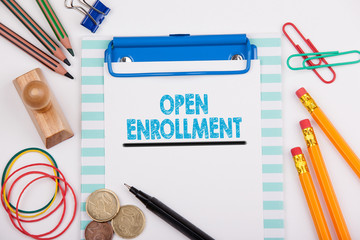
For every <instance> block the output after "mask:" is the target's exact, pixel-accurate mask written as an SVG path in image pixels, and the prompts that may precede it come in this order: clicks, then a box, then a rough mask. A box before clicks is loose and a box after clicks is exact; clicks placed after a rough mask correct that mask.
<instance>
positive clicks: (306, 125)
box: [300, 119, 351, 239]
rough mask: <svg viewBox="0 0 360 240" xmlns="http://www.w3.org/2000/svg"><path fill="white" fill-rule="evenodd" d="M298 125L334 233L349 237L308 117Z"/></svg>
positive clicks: (342, 237)
mask: <svg viewBox="0 0 360 240" xmlns="http://www.w3.org/2000/svg"><path fill="white" fill-rule="evenodd" d="M300 126H301V129H302V131H303V135H304V138H305V141H306V145H307V148H308V151H309V155H310V159H311V162H312V164H313V166H314V170H315V174H316V177H317V179H318V181H319V185H320V188H321V191H322V194H323V196H324V199H325V203H326V205H327V207H328V210H329V213H330V216H331V220H332V222H333V224H334V227H335V231H336V234H337V236H338V238H339V239H351V237H350V233H349V230H348V228H347V226H346V222H345V219H344V216H343V214H342V212H341V208H340V205H339V202H338V200H337V198H336V194H335V190H334V188H333V186H332V183H331V180H330V177H329V173H328V171H327V170H326V165H325V162H324V159H323V157H322V155H321V152H320V147H319V144H318V141H317V139H316V136H315V132H314V129H313V128H312V126H311V124H310V121H309V119H304V120H302V121H300Z"/></svg>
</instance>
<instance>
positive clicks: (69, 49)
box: [67, 48, 75, 57]
mask: <svg viewBox="0 0 360 240" xmlns="http://www.w3.org/2000/svg"><path fill="white" fill-rule="evenodd" d="M67 50H68V52H69V53H70V54H71V56H73V57H74V56H75V54H74V51H73V50H72V49H71V48H68V49H67Z"/></svg>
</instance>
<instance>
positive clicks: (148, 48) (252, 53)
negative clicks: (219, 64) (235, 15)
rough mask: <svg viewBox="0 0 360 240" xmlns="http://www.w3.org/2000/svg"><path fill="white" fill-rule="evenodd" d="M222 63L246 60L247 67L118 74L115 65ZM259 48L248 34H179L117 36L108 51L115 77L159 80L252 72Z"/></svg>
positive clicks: (110, 65) (109, 61) (110, 67)
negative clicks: (153, 78) (229, 69)
mask: <svg viewBox="0 0 360 240" xmlns="http://www.w3.org/2000/svg"><path fill="white" fill-rule="evenodd" d="M124 59H129V60H131V61H132V62H163V61H219V60H246V61H247V62H246V67H245V69H242V70H232V71H191V72H148V73H116V72H114V71H113V67H112V63H113V62H124ZM253 59H257V48H256V46H255V45H253V44H250V41H249V39H248V38H247V37H246V34H232V35H197V36H190V35H189V34H175V35H170V36H163V37H114V39H113V40H112V41H110V43H109V45H108V49H107V50H106V51H105V62H106V63H108V64H107V65H108V71H109V73H110V75H111V76H113V77H158V76H193V75H230V74H245V73H247V72H249V70H250V67H251V60H253Z"/></svg>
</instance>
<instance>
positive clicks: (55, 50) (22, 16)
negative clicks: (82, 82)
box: [1, 0, 70, 66]
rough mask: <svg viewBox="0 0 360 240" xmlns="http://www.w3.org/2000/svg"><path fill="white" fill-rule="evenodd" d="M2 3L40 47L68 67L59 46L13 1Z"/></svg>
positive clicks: (68, 63)
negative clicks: (36, 40) (35, 39)
mask: <svg viewBox="0 0 360 240" xmlns="http://www.w3.org/2000/svg"><path fill="white" fill-rule="evenodd" d="M1 2H2V3H4V4H5V6H6V7H7V8H8V9H9V10H10V11H11V12H12V13H13V14H14V15H15V16H16V17H17V19H19V20H20V22H22V23H23V24H24V25H25V27H26V28H27V29H28V30H29V31H30V32H31V33H32V34H33V35H34V36H35V37H36V38H37V39H38V40H39V41H40V42H41V44H42V45H44V47H45V48H46V49H47V50H48V51H49V52H50V53H51V54H53V55H54V56H55V57H57V58H58V59H60V60H61V61H63V62H64V63H66V64H67V65H69V66H70V62H69V60H67V58H66V57H65V55H64V53H63V52H62V51H61V49H60V48H59V46H58V45H57V44H56V43H55V42H54V40H52V39H51V38H50V37H49V35H48V34H47V33H46V32H45V31H44V30H43V29H42V28H41V27H40V26H39V25H38V24H37V23H36V22H35V21H34V20H33V19H32V18H31V17H30V16H29V14H27V13H26V11H25V10H24V9H23V8H21V6H20V5H19V4H18V3H17V2H16V1H15V0H1Z"/></svg>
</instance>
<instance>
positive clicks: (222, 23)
mask: <svg viewBox="0 0 360 240" xmlns="http://www.w3.org/2000/svg"><path fill="white" fill-rule="evenodd" d="M19 2H21V5H22V6H23V7H24V8H25V9H26V10H28V12H29V13H30V14H31V16H32V17H33V18H34V19H35V20H36V21H38V22H41V26H42V27H43V28H44V29H45V30H46V31H47V32H48V33H51V35H52V36H53V33H52V31H51V29H50V27H49V25H48V24H47V23H46V22H45V19H44V17H43V15H42V13H41V11H40V9H39V8H38V6H37V4H36V2H35V0H33V1H19ZM51 3H52V5H53V7H54V9H55V11H56V12H57V14H58V16H59V18H60V19H61V21H62V23H63V25H64V26H65V28H66V29H67V32H68V34H69V36H70V39H71V42H72V45H73V48H74V50H75V53H76V58H72V57H70V56H69V55H68V54H67V56H69V60H70V62H71V63H72V66H71V67H70V68H67V69H69V71H70V72H71V74H73V75H74V76H75V78H76V79H75V81H72V80H69V79H67V78H65V77H62V76H59V75H57V74H55V73H52V72H51V71H49V70H48V69H46V68H45V67H43V66H42V65H41V64H40V63H38V62H36V61H34V60H33V59H32V58H31V57H29V56H28V55H26V54H25V53H23V52H21V51H20V50H19V49H17V48H16V47H14V46H13V45H12V44H10V43H9V42H8V41H6V40H5V39H3V38H0V76H1V81H0V111H1V120H0V123H1V124H0V132H1V134H0V142H1V144H0V146H1V147H0V149H1V157H0V159H1V160H0V169H1V170H2V169H4V167H5V164H6V162H7V161H8V159H9V158H10V157H11V156H12V155H13V154H15V153H16V152H17V151H18V150H21V149H23V148H27V147H31V146H34V147H40V148H44V146H43V144H42V142H41V140H40V138H39V136H38V134H37V132H36V130H35V128H34V126H33V124H32V122H31V120H30V118H29V117H28V114H27V112H26V111H25V108H24V106H23V104H22V103H21V101H20V98H19V96H18V94H17V93H16V91H15V88H14V86H13V84H12V80H13V79H15V78H16V77H18V76H20V75H22V74H24V73H26V72H27V71H30V70H32V69H33V68H36V67H40V68H41V69H42V70H43V72H44V74H45V77H46V78H47V80H48V82H49V84H50V86H51V89H52V90H53V92H54V94H55V96H56V97H57V99H58V101H59V102H60V105H61V106H62V107H63V111H64V112H65V115H66V116H67V118H68V120H69V122H70V125H71V126H72V128H73V130H74V133H75V137H73V138H72V139H70V140H68V141H65V142H63V143H61V144H59V145H57V146H55V147H53V148H51V149H50V150H49V152H50V153H51V154H52V155H53V156H54V157H55V158H56V159H57V161H58V163H59V165H60V168H61V169H62V171H63V172H64V174H65V176H66V177H67V179H68V180H69V181H70V183H71V184H72V186H73V187H74V188H75V190H76V193H77V196H78V200H79V201H80V198H79V197H80V138H81V137H80V136H81V135H80V134H81V132H80V131H81V126H80V112H81V109H80V95H81V94H80V92H81V91H80V81H81V73H80V64H81V59H80V55H81V38H82V37H83V36H87V35H91V33H90V32H89V31H88V30H87V29H85V28H83V27H82V26H80V21H81V20H82V18H83V16H82V15H80V14H79V13H78V12H76V11H74V10H67V9H65V8H64V6H63V1H61V0H59V1H54V0H52V1H51ZM104 3H105V4H106V5H108V6H109V7H110V8H111V9H112V10H111V13H110V15H109V16H107V19H106V20H105V22H104V23H103V25H101V27H100V29H99V30H98V32H97V33H96V35H118V36H142V35H167V34H169V33H190V34H229V33H247V32H280V31H281V27H282V25H283V24H284V23H285V22H287V21H292V22H294V23H295V24H297V25H298V27H299V28H300V30H301V31H303V32H304V34H305V36H306V37H308V38H310V39H311V40H312V41H313V43H314V44H315V45H316V46H317V48H318V49H319V50H320V51H329V50H339V51H346V50H353V49H360V31H359V23H360V14H359V9H360V2H359V1H358V0H344V1H337V0H318V1H310V0H303V1H286V0H274V1H268V0H253V1H244V0H223V1H215V0H198V1H190V0H182V1H166V0H153V1H146V0H140V1H109V0H104ZM0 21H1V22H2V23H4V24H5V25H7V26H8V27H10V28H12V29H13V30H15V31H16V32H17V33H19V34H21V35H22V36H23V37H25V38H26V39H28V40H30V41H31V42H32V43H35V45H36V46H38V47H40V48H41V49H43V46H41V45H40V44H39V42H38V41H37V40H36V39H35V38H34V37H33V36H32V35H31V33H30V32H29V31H27V30H26V29H25V27H24V26H23V25H22V24H20V23H19V21H18V20H17V19H16V18H15V17H14V16H13V15H12V14H11V13H10V12H9V10H8V9H6V8H5V7H4V5H3V4H0ZM54 38H55V36H54ZM282 51H283V59H282V61H283V120H284V131H283V136H284V148H283V152H284V195H285V202H284V215H285V238H287V239H316V238H317V235H316V232H315V229H314V226H313V223H312V220H311V216H310V214H309V210H308V208H307V205H306V202H305V199H304V196H303V193H302V189H301V187H300V183H299V180H298V176H297V173H296V170H295V167H294V164H293V161H292V158H291V155H290V153H289V150H290V148H292V147H293V146H297V145H300V146H302V147H303V148H304V147H305V146H304V141H303V139H302V135H301V131H300V130H299V129H300V128H299V125H298V121H299V120H301V119H303V118H309V117H310V116H309V114H308V113H307V112H306V111H305V110H304V108H303V107H302V106H301V104H300V103H299V101H298V100H297V98H296V96H295V95H294V92H295V90H297V89H298V88H299V87H301V86H304V87H306V88H307V89H308V91H309V92H310V93H311V94H312V95H313V97H314V98H315V100H317V103H318V104H319V105H320V107H322V108H323V110H324V111H325V112H326V113H327V115H328V116H329V118H330V119H331V120H332V122H333V124H334V125H335V126H336V127H337V128H338V130H339V131H340V132H341V133H342V135H343V136H344V137H345V139H347V141H348V143H349V144H350V145H351V146H352V147H353V149H354V151H355V152H356V153H357V154H358V155H360V146H359V143H360V134H359V133H360V125H359V121H358V119H359V118H360V108H359V107H358V104H359V103H360V94H358V91H359V90H360V67H359V65H351V66H344V67H338V68H336V69H335V70H336V73H337V76H338V77H337V79H336V81H335V83H333V84H330V85H326V84H323V83H322V82H320V80H319V79H318V78H317V77H316V76H315V75H314V74H313V73H312V72H311V71H298V72H295V71H290V70H289V69H288V68H287V66H286V63H285V61H286V58H287V57H288V56H289V55H290V54H293V53H295V50H294V49H293V47H292V46H291V45H290V43H289V42H288V41H287V40H286V39H285V37H284V36H283V41H282ZM64 52H65V51H64ZM312 123H314V122H313V121H312ZM314 125H315V129H316V133H317V136H318V140H319V142H320V145H321V149H322V151H323V155H324V158H325V159H326V164H327V167H328V171H329V174H330V176H331V179H332V182H333V185H334V188H335V190H336V193H337V196H338V200H339V202H340V205H341V208H342V211H343V214H344V216H345V218H346V221H347V225H348V228H349V231H350V233H351V235H352V237H353V239H360V230H359V223H360V204H359V199H360V180H359V178H358V177H357V176H356V175H355V174H354V173H353V172H352V171H351V169H350V167H349V166H348V165H347V164H346V163H345V161H344V160H343V159H342V157H341V156H340V154H339V153H338V152H337V151H336V150H335V149H334V147H333V146H332V145H331V144H330V142H329V141H328V140H327V139H326V137H325V136H324V134H323V133H322V132H321V131H320V130H319V128H318V127H317V126H316V124H314ZM307 156H308V155H307ZM312 175H313V176H314V174H312ZM321 201H322V202H323V199H322V200H321ZM79 213H80V211H79V209H78V214H77V216H76V219H75V222H74V223H73V224H72V226H71V228H70V229H69V230H68V231H67V232H66V233H65V234H64V235H63V236H62V237H61V238H60V239H78V238H79V232H80V214H79ZM326 217H327V218H328V219H329V215H328V214H326ZM330 226H331V225H330ZM330 228H331V232H332V234H333V236H334V238H335V239H336V237H335V235H334V230H333V227H330ZM29 230H30V231H31V230H32V228H30V227H29ZM0 239H8V240H12V239H25V238H23V236H22V235H21V234H20V233H19V232H17V231H16V230H15V229H14V228H13V227H12V226H11V224H10V221H9V219H8V217H7V216H6V214H5V212H4V210H3V209H1V210H0ZM239 239H241V237H240V238H239Z"/></svg>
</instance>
